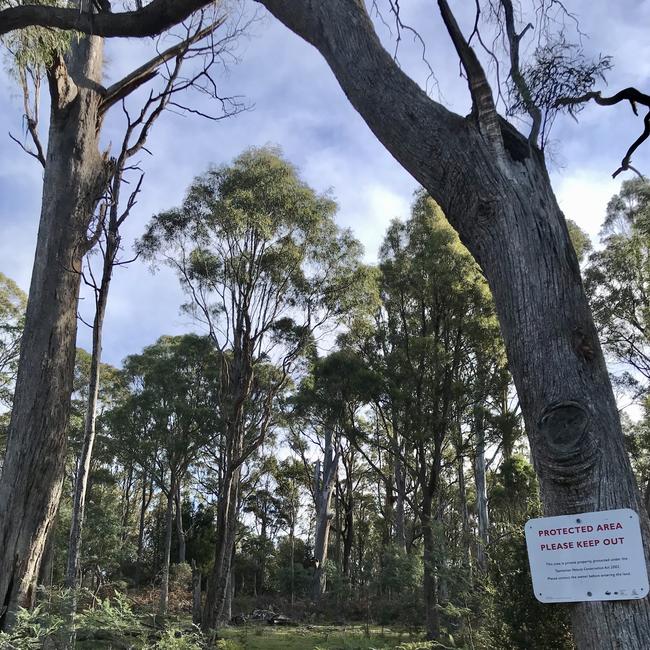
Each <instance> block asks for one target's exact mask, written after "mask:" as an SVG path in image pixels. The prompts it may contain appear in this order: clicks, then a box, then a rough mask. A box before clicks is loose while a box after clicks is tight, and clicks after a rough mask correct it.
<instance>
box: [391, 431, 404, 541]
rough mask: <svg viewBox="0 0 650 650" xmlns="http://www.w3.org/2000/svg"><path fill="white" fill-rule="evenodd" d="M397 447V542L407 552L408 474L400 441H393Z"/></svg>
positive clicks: (395, 460)
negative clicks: (406, 504) (401, 452)
mask: <svg viewBox="0 0 650 650" xmlns="http://www.w3.org/2000/svg"><path fill="white" fill-rule="evenodd" d="M393 444H394V445H396V447H397V455H396V456H395V459H394V462H395V491H396V498H395V544H396V545H397V548H399V549H400V550H401V551H404V552H406V512H405V507H404V506H405V503H406V476H405V472H404V466H403V463H402V459H401V457H400V450H399V442H398V441H397V440H395V441H394V443H393Z"/></svg>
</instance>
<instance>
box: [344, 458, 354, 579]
mask: <svg viewBox="0 0 650 650" xmlns="http://www.w3.org/2000/svg"><path fill="white" fill-rule="evenodd" d="M350 465H352V463H350ZM348 470H350V471H351V467H350V468H348ZM345 488H346V490H345V491H346V498H345V501H344V505H345V513H344V514H345V517H344V518H345V536H344V538H343V575H344V576H345V577H346V579H347V581H348V583H350V584H351V576H352V572H351V568H352V563H351V557H352V546H353V544H354V494H353V492H354V490H353V485H352V479H351V477H350V478H348V477H346V479H345Z"/></svg>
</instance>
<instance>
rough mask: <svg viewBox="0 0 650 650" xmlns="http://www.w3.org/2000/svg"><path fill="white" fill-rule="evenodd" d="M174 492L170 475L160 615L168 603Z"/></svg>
mask: <svg viewBox="0 0 650 650" xmlns="http://www.w3.org/2000/svg"><path fill="white" fill-rule="evenodd" d="M175 493H176V477H175V476H173V475H172V477H171V482H170V485H169V489H168V490H167V493H166V495H165V496H166V497H167V507H166V508H165V545H164V548H163V557H162V562H163V564H162V578H161V580H160V601H159V603H158V612H159V614H161V615H162V616H165V615H166V614H167V607H168V605H169V564H170V561H171V553H172V524H173V521H174V495H175Z"/></svg>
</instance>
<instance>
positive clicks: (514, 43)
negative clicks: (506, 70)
mask: <svg viewBox="0 0 650 650" xmlns="http://www.w3.org/2000/svg"><path fill="white" fill-rule="evenodd" d="M501 6H502V7H503V11H504V13H505V23H506V35H507V37H508V46H509V50H510V78H511V79H512V81H513V83H514V84H515V87H516V88H517V91H518V92H519V94H520V95H521V97H522V99H523V101H524V106H525V108H526V111H527V113H528V115H530V119H531V120H532V121H533V123H532V126H531V128H530V134H529V136H528V141H529V142H530V143H531V144H532V145H535V146H536V145H537V140H538V139H539V133H540V129H541V127H542V111H541V110H540V109H539V106H537V105H536V104H535V102H534V101H533V97H532V95H531V92H530V88H528V84H527V83H526V80H525V79H524V76H523V74H521V69H520V67H519V43H520V42H521V39H522V38H523V37H524V36H525V34H526V32H527V31H528V30H529V29H532V25H530V24H528V25H526V27H524V29H523V30H522V31H521V33H520V34H517V30H516V28H515V15H514V9H513V6H512V0H501Z"/></svg>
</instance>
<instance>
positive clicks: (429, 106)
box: [263, 0, 650, 650]
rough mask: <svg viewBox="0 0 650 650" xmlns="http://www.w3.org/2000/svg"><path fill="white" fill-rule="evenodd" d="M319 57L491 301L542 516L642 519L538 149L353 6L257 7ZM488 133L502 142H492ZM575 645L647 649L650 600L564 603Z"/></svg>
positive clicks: (306, 1)
mask: <svg viewBox="0 0 650 650" xmlns="http://www.w3.org/2000/svg"><path fill="white" fill-rule="evenodd" d="M263 4H264V5H265V6H266V7H268V8H269V9H270V10H271V12H272V13H273V14H274V15H275V16H276V17H277V18H279V19H280V20H281V21H282V22H284V23H285V24H286V25H287V26H288V27H290V28H291V29H292V30H293V31H295V32H296V33H298V34H299V35H301V36H303V37H304V38H305V39H306V40H308V41H309V42H310V43H312V44H313V45H314V46H315V47H317V48H318V49H319V51H320V52H321V53H322V54H323V56H324V57H325V59H326V60H327V62H328V64H329V66H330V67H331V68H332V70H333V72H334V74H335V76H336V78H337V79H338V81H339V83H340V84H341V86H342V88H343V90H344V91H345V93H346V95H347V97H348V99H349V100H350V101H351V103H352V105H353V106H354V107H355V108H356V110H357V111H358V112H359V113H360V115H361V116H362V117H363V119H364V120H365V121H366V123H367V124H368V125H369V127H370V128H371V129H372V131H373V132H374V133H375V135H376V136H377V137H378V138H379V140H380V141H381V142H382V143H383V144H384V145H385V146H386V148H387V149H388V150H389V151H390V152H391V154H392V155H393V156H394V157H395V158H396V159H397V160H398V161H399V162H400V163H401V164H402V165H403V166H404V168H405V169H406V170H408V171H409V172H410V173H411V174H412V175H413V176H414V178H415V179H416V180H418V181H419V182H420V183H421V184H422V185H423V186H424V187H425V189H427V190H428V191H429V192H430V194H431V196H432V197H433V198H434V199H435V200H436V201H437V202H438V203H439V204H440V206H441V207H442V209H443V210H444V212H445V214H446V215H447V218H448V219H449V221H450V222H451V224H452V225H453V226H454V227H455V228H456V230H457V231H458V232H459V235H460V238H461V240H462V242H463V243H464V244H465V246H467V248H468V249H469V251H470V252H471V253H472V254H473V255H474V257H475V258H476V260H477V261H478V263H479V264H480V265H481V268H482V270H483V272H484V274H485V277H486V278H487V280H488V283H489V285H490V288H491V290H492V294H493V296H494V300H495V304H496V308H497V313H498V316H499V321H500V324H501V330H502V334H503V337H504V341H505V345H506V350H507V353H508V360H509V364H510V370H511V372H512V375H513V378H514V381H515V385H516V388H517V393H518V395H519V396H520V399H521V409H522V413H523V416H524V421H525V424H526V431H527V433H528V438H529V440H530V445H531V450H532V455H533V461H534V465H535V469H536V471H537V474H538V476H539V480H540V488H541V494H542V500H543V504H544V510H545V513H546V514H547V515H557V514H567V513H576V512H585V511H595V510H607V509H611V508H625V507H629V508H632V509H634V510H635V511H636V512H638V513H639V515H640V517H641V526H642V529H643V535H644V538H645V548H646V557H647V558H648V548H649V547H648V534H649V532H650V525H649V522H648V515H647V513H646V510H645V507H644V505H643V503H642V501H641V499H640V495H639V492H638V489H637V486H636V484H635V480H634V475H633V473H632V468H631V466H630V462H629V459H628V457H627V453H626V451H625V446H624V439H623V433H622V431H621V425H620V420H619V416H618V410H617V407H616V402H615V399H614V395H613V392H612V388H611V385H610V381H609V376H608V372H607V367H606V365H605V360H604V358H603V354H602V350H601V348H600V344H599V342H598V339H597V335H596V330H595V328H594V325H593V320H592V317H591V313H590V310H589V305H588V303H587V298H586V296H585V292H584V289H583V286H582V282H581V278H580V269H579V266H578V261H577V259H576V255H575V252H574V250H573V247H572V245H571V242H570V239H569V233H568V230H567V227H566V223H565V220H564V216H563V215H562V212H561V211H560V209H559V207H558V204H557V201H556V199H555V196H554V194H553V190H552V188H551V183H550V179H549V176H548V173H547V170H546V167H545V163H544V160H543V157H542V154H541V153H540V152H539V151H538V150H537V149H536V148H535V147H534V146H533V147H531V146H529V145H528V142H527V140H526V139H525V138H524V137H523V136H521V135H520V134H519V133H517V132H516V131H515V129H514V128H513V127H511V126H509V125H507V124H506V123H505V122H503V121H500V122H499V124H500V127H501V134H500V136H501V139H502V143H499V142H498V141H497V140H495V139H494V133H487V131H486V136H485V137H484V136H483V135H482V134H481V131H480V129H479V126H478V124H477V122H476V119H475V117H474V116H469V117H467V118H465V117H461V116H460V115H456V114H454V113H451V112H450V111H448V110H447V109H445V108H444V107H443V106H441V105H440V104H438V103H436V102H434V101H433V100H431V99H430V98H429V97H428V96H427V95H426V94H425V93H424V92H423V91H422V90H421V88H419V87H418V86H417V84H416V83H415V82H413V81H412V80H411V79H410V78H409V77H407V76H406V74H405V73H404V72H403V71H401V70H400V69H399V67H398V66H397V65H396V64H395V62H394V61H393V59H392V57H391V55H390V54H389V53H388V52H387V51H386V50H385V49H384V48H383V47H382V45H381V43H380V41H379V39H378V37H377V35H376V34H375V32H374V29H373V27H372V23H371V20H370V18H369V16H368V14H367V12H366V10H365V7H364V5H363V3H362V2H359V1H358V0H336V1H331V2H317V1H316V0H300V1H299V2H297V1H296V0H291V2H289V1H288V0H263ZM497 135H498V134H497ZM573 631H574V636H575V639H576V642H577V645H578V647H579V648H580V649H581V650H591V649H592V648H599V649H600V650H607V649H609V648H626V650H646V649H647V648H649V647H650V602H648V599H647V598H645V599H643V600H636V601H610V602H584V603H580V604H576V605H575V606H573Z"/></svg>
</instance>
